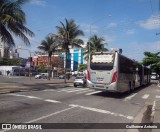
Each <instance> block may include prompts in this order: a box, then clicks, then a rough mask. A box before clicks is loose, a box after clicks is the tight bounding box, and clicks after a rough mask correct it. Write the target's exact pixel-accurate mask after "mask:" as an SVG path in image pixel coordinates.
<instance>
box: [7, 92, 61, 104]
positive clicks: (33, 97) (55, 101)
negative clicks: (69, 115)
mask: <svg viewBox="0 0 160 132" xmlns="http://www.w3.org/2000/svg"><path fill="white" fill-rule="evenodd" d="M9 95H13V96H19V97H26V98H30V99H39V100H43V101H46V102H51V103H61V102H60V101H57V100H51V99H43V98H40V97H36V96H27V95H21V94H9Z"/></svg>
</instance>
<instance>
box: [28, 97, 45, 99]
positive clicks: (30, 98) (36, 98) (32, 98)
mask: <svg viewBox="0 0 160 132" xmlns="http://www.w3.org/2000/svg"><path fill="white" fill-rule="evenodd" d="M26 97H27V98H30V99H42V98H39V97H35V96H26Z"/></svg>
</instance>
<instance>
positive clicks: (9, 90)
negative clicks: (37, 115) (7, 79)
mask: <svg viewBox="0 0 160 132" xmlns="http://www.w3.org/2000/svg"><path fill="white" fill-rule="evenodd" d="M21 84H22V85H24V86H16V85H12V86H2V87H1V86H0V94H7V93H16V92H25V91H36V90H37V89H36V88H32V86H35V85H33V84H26V83H21ZM45 84H47V85H51V84H53V85H63V87H64V88H65V87H71V86H73V85H71V84H72V83H66V84H65V83H39V85H41V86H43V85H45ZM6 87H7V88H6ZM9 87H12V88H9ZM18 87H20V88H18ZM1 88H2V89H1Z"/></svg>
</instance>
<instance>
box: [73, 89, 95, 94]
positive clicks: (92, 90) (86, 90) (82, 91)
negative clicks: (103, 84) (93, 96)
mask: <svg viewBox="0 0 160 132" xmlns="http://www.w3.org/2000/svg"><path fill="white" fill-rule="evenodd" d="M91 91H93V90H92V89H89V90H86V91H80V92H77V93H76V94H81V93H86V92H91Z"/></svg>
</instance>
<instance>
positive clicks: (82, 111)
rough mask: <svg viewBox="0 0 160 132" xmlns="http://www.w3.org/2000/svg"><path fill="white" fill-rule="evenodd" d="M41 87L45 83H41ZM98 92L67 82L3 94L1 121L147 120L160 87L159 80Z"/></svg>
mask: <svg viewBox="0 0 160 132" xmlns="http://www.w3.org/2000/svg"><path fill="white" fill-rule="evenodd" d="M37 87H42V85H41V84H39V85H37ZM96 92H97V93H95V91H94V90H92V89H89V88H82V87H77V88H74V87H72V85H70V86H69V87H63V85H57V84H48V85H45V88H44V89H39V90H37V91H32V90H29V91H25V92H17V93H7V94H0V122H1V123H132V122H134V123H141V122H145V123H147V122H149V120H144V116H145V115H144V113H145V112H146V111H147V108H148V106H152V105H153V102H154V100H156V99H158V98H160V88H159V87H157V86H156V84H151V85H149V86H147V87H141V88H139V89H137V90H135V91H134V92H132V93H130V94H128V93H125V94H117V93H106V92H98V91H96ZM91 125H93V124H91ZM95 125H96V124H95ZM115 125H116V124H115ZM73 127H74V126H73ZM88 127H91V126H88ZM5 131H6V130H5ZM11 131H16V132H17V131H18V130H11ZM21 131H22V130H21ZM23 131H24V130H23ZM27 131H28V130H27ZM30 131H33V130H30ZM35 131H37V130H35ZM39 131H47V132H48V131H51V132H53V131H58V132H61V131H64V132H66V131H67V132H68V131H69V132H70V131H71V132H75V131H78V132H82V131H85V132H86V131H87V132H93V131H94V132H99V131H100V132H101V131H104V132H110V131H111V132H112V131H114V132H124V131H129V130H127V129H48V130H39Z"/></svg>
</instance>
